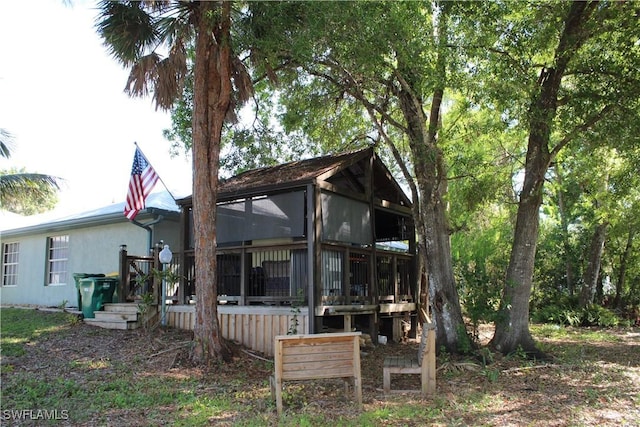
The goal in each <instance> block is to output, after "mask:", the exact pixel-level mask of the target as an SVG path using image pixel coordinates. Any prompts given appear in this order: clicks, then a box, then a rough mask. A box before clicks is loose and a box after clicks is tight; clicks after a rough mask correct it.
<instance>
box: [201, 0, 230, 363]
mask: <svg viewBox="0 0 640 427" xmlns="http://www.w3.org/2000/svg"><path fill="white" fill-rule="evenodd" d="M218 7H220V8H221V15H220V16H218V17H217V18H214V16H215V12H216V11H215V10H214V9H216V8H218ZM199 9H200V10H199V14H198V24H197V33H196V47H195V49H196V53H195V66H194V87H196V88H206V90H202V91H194V101H193V174H194V180H193V226H194V240H195V268H196V271H195V273H196V278H197V280H196V296H197V300H196V319H195V326H194V330H193V333H194V341H195V345H194V348H193V353H192V359H193V360H194V361H196V362H205V363H211V362H215V361H221V360H229V356H230V353H229V350H228V348H227V347H226V344H225V342H224V340H223V338H222V336H221V333H220V326H219V323H218V307H217V299H218V289H217V261H216V244H217V243H216V242H217V240H216V202H217V196H218V170H219V157H220V144H221V138H222V126H223V124H224V120H225V117H226V115H227V110H228V109H229V105H230V100H231V50H230V45H229V37H230V31H229V29H230V19H231V16H230V3H229V2H223V3H222V6H220V5H219V4H218V3H214V2H201V3H200V4H199ZM215 19H218V20H219V21H218V22H216V21H214V20H215Z"/></svg>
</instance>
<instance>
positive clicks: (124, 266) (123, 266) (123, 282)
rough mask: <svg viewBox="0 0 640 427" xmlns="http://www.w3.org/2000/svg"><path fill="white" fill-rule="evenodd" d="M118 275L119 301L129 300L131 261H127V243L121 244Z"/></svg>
mask: <svg viewBox="0 0 640 427" xmlns="http://www.w3.org/2000/svg"><path fill="white" fill-rule="evenodd" d="M118 259H119V268H118V275H119V276H120V280H119V281H118V302H127V296H128V295H129V263H128V261H127V245H120V253H119V257H118Z"/></svg>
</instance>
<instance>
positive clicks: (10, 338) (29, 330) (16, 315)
mask: <svg viewBox="0 0 640 427" xmlns="http://www.w3.org/2000/svg"><path fill="white" fill-rule="evenodd" d="M0 317H1V321H0V343H1V344H2V346H1V349H2V355H3V356H20V355H22V354H24V353H25V350H24V346H25V345H26V344H27V343H28V342H31V341H35V340H37V339H39V338H40V337H41V336H42V335H45V334H49V333H52V332H55V331H58V330H61V329H63V328H65V327H67V326H68V321H69V318H68V317H67V315H66V314H65V313H41V312H35V311H34V310H27V309H18V308H3V309H2V310H0Z"/></svg>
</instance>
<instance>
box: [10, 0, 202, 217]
mask: <svg viewBox="0 0 640 427" xmlns="http://www.w3.org/2000/svg"><path fill="white" fill-rule="evenodd" d="M95 8H96V2H94V1H89V0H73V2H72V5H65V2H64V1H63V0H30V1H2V2H0V128H2V129H5V130H6V131H8V132H10V133H11V134H12V136H13V143H14V146H13V150H12V156H11V158H10V159H8V160H7V159H2V158H0V169H8V168H11V167H16V168H25V169H26V170H27V171H28V172H37V173H44V174H48V175H53V176H56V177H60V178H63V179H64V182H63V185H62V191H61V192H60V193H59V200H60V201H59V203H58V206H57V207H56V210H55V213H56V214H61V215H62V214H69V213H78V212H82V211H85V210H91V209H95V208H99V207H103V206H106V205H109V204H112V203H120V202H123V201H124V199H125V196H126V193H127V186H128V183H129V177H130V174H131V165H132V162H133V155H134V152H135V145H134V142H137V143H138V146H139V147H140V149H141V150H142V152H143V153H144V154H145V156H146V157H147V159H148V160H149V162H150V163H151V165H152V166H153V167H154V169H155V170H156V172H157V173H158V175H159V176H160V179H161V180H162V181H163V182H164V183H165V184H166V186H167V187H168V188H169V190H170V192H171V193H172V194H173V195H174V196H175V197H177V198H178V197H184V196H186V195H189V194H190V193H191V160H190V159H187V158H186V157H185V156H184V155H182V156H179V157H173V158H172V157H171V156H170V155H169V148H170V146H171V144H170V142H169V141H167V140H166V139H164V137H163V136H162V130H163V129H167V128H169V127H170V125H171V119H170V116H169V114H168V113H165V112H162V111H161V110H158V111H156V109H155V107H154V105H153V102H152V99H151V97H146V98H130V97H129V96H128V95H127V94H125V93H124V87H125V84H126V81H127V76H128V70H126V69H124V68H123V67H122V66H121V65H120V64H119V63H117V62H116V60H115V59H113V58H112V57H111V56H110V55H109V54H108V53H107V50H106V48H105V46H104V45H103V44H102V41H101V39H100V38H99V36H98V35H97V33H96V30H95V28H94V21H95V18H96V16H97V11H96V9H95ZM163 188H164V187H163V184H162V182H158V184H157V185H156V187H155V189H154V191H164V189H163Z"/></svg>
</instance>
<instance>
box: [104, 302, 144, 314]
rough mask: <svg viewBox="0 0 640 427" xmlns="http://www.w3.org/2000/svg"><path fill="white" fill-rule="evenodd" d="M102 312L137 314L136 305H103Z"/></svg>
mask: <svg viewBox="0 0 640 427" xmlns="http://www.w3.org/2000/svg"><path fill="white" fill-rule="evenodd" d="M104 311H106V312H110V313H132V314H135V313H138V312H139V311H140V310H139V308H138V304H105V305H104Z"/></svg>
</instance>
